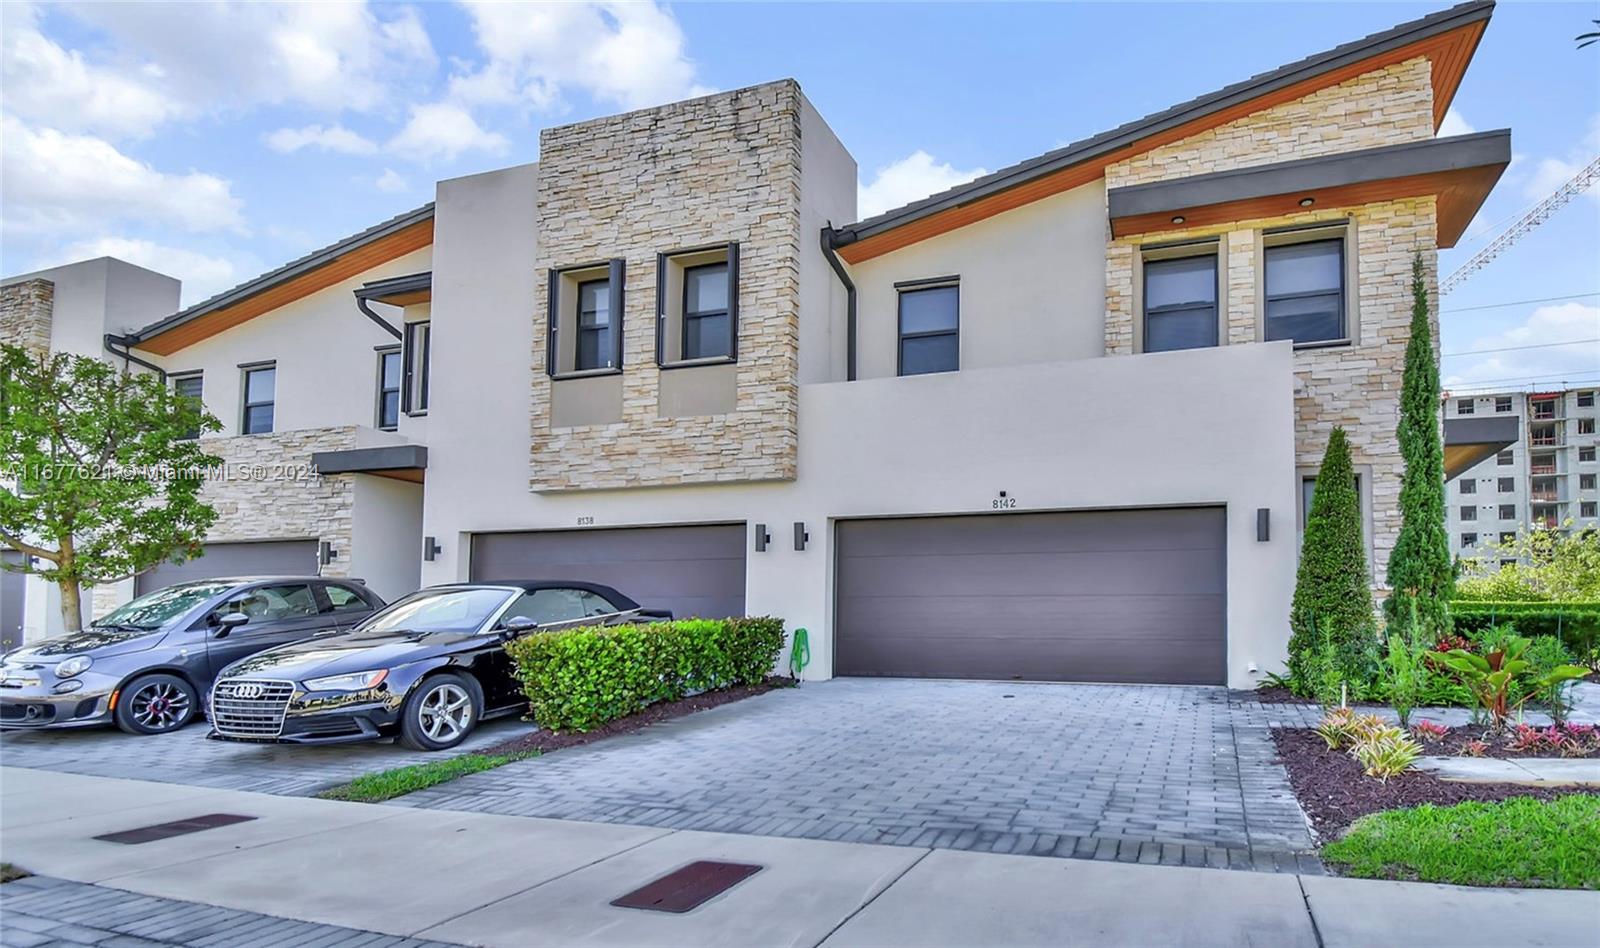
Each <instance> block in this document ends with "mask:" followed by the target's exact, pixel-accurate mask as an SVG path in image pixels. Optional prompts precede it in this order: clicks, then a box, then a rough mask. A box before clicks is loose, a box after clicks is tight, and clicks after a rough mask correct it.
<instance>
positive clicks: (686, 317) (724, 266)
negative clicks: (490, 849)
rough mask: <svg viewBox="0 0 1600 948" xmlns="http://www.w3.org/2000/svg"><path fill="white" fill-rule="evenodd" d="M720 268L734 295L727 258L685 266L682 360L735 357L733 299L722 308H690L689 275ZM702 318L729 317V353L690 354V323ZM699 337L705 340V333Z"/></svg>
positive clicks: (679, 342) (693, 360)
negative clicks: (731, 305)
mask: <svg viewBox="0 0 1600 948" xmlns="http://www.w3.org/2000/svg"><path fill="white" fill-rule="evenodd" d="M718 269H720V270H722V271H724V274H723V276H724V279H727V280H728V281H729V282H728V286H729V292H728V295H729V296H730V297H731V296H732V295H733V291H732V286H733V283H732V276H733V274H732V272H731V271H729V270H728V263H727V261H726V260H724V261H722V262H720V263H697V264H695V265H694V266H691V267H684V268H683V280H682V283H683V287H682V291H683V300H682V309H681V310H680V312H682V314H683V317H682V319H681V320H680V323H681V325H680V327H679V328H680V331H681V332H682V334H683V337H682V338H681V339H680V340H679V341H678V353H679V355H680V356H681V357H682V361H684V362H707V361H710V360H715V359H731V358H732V357H733V356H732V353H733V336H734V332H733V320H732V319H731V317H732V315H733V311H732V310H731V309H730V308H729V304H730V303H731V302H732V301H731V299H730V300H724V301H723V304H722V308H721V309H706V310H691V309H689V277H690V275H691V274H695V273H701V272H704V271H706V270H718ZM702 319H728V353H727V354H723V353H720V352H719V353H714V354H712V355H690V354H689V323H690V321H691V320H694V321H699V320H702ZM699 338H700V339H701V341H702V342H703V341H704V340H705V333H703V332H702V333H700V336H699Z"/></svg>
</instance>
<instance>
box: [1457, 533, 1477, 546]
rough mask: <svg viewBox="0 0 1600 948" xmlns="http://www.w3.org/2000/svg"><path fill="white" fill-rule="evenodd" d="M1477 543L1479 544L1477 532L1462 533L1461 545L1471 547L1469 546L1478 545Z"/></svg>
mask: <svg viewBox="0 0 1600 948" xmlns="http://www.w3.org/2000/svg"><path fill="white" fill-rule="evenodd" d="M1477 545H1478V535H1477V534H1476V533H1463V534H1461V546H1462V547H1463V548H1465V547H1469V546H1477Z"/></svg>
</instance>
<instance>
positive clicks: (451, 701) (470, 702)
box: [400, 672, 483, 751]
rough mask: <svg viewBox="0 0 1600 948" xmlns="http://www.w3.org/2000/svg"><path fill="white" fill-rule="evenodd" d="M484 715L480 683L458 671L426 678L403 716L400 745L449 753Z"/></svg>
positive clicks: (401, 717) (407, 703)
mask: <svg viewBox="0 0 1600 948" xmlns="http://www.w3.org/2000/svg"><path fill="white" fill-rule="evenodd" d="M482 713H483V696H482V695H481V694H480V693H479V691H478V683H477V682H475V681H473V680H472V679H470V678H468V677H466V676H465V675H458V674H456V673H454V672H446V673H444V674H442V675H433V676H430V677H428V678H424V679H423V680H422V683H421V684H419V685H417V686H416V687H415V688H413V689H411V694H410V696H409V697H407V698H406V704H405V708H404V710H403V711H402V712H401V714H400V743H401V744H404V745H405V746H406V747H409V748H411V749H412V750H420V751H438V750H446V749H448V748H451V747H454V746H456V745H457V744H459V743H461V742H462V741H464V740H466V739H467V735H468V734H471V733H472V729H473V728H475V727H477V726H478V717H479V716H480V715H481V714H482Z"/></svg>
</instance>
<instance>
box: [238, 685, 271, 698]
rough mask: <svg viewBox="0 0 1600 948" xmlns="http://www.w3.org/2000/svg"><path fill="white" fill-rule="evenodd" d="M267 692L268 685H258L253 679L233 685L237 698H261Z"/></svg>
mask: <svg viewBox="0 0 1600 948" xmlns="http://www.w3.org/2000/svg"><path fill="white" fill-rule="evenodd" d="M266 693H267V686H266V685H258V684H256V683H255V682H253V681H246V682H241V683H239V684H237V685H234V686H233V696H234V697H235V698H259V697H261V696H262V695H264V694H266Z"/></svg>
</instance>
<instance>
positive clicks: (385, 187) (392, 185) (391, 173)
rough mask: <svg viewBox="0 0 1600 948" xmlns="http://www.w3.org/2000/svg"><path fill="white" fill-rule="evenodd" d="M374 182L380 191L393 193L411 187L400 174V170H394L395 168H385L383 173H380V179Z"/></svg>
mask: <svg viewBox="0 0 1600 948" xmlns="http://www.w3.org/2000/svg"><path fill="white" fill-rule="evenodd" d="M372 184H373V186H374V187H376V188H377V189H378V190H379V191H385V192H389V193H393V192H395V191H404V190H406V189H407V188H409V187H411V185H410V184H409V183H408V182H407V181H406V179H405V178H404V177H402V176H401V175H400V172H398V171H396V170H394V169H393V168H385V169H383V174H380V175H378V180H376V181H374V182H373V183H372Z"/></svg>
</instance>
